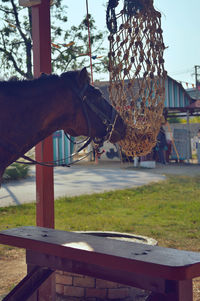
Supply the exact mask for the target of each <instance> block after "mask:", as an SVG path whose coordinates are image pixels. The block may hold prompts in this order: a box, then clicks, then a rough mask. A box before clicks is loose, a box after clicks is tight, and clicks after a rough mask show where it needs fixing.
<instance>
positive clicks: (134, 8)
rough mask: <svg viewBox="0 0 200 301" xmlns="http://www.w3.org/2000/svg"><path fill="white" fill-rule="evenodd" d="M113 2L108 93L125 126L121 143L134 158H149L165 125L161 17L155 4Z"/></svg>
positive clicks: (110, 6) (129, 0) (109, 23)
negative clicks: (163, 123)
mask: <svg viewBox="0 0 200 301" xmlns="http://www.w3.org/2000/svg"><path fill="white" fill-rule="evenodd" d="M118 2H119V1H118V0H110V1H109V2H108V7H107V26H108V29H109V31H110V35H109V37H108V39H109V41H110V52H109V54H108V56H109V72H110V86H109V95H110V100H111V103H112V105H113V106H114V107H115V108H116V110H117V111H118V112H119V114H120V115H121V117H122V118H123V120H124V121H125V123H126V125H127V131H126V136H125V138H124V139H123V140H121V141H120V142H119V145H120V146H121V149H122V151H123V152H124V153H125V154H126V155H127V156H131V157H135V156H144V155H146V154H148V153H149V152H150V151H151V149H152V148H153V147H154V146H155V144H156V138H157V135H158V133H159V130H160V127H161V123H162V121H163V114H162V113H163V108H164V97H165V89H164V87H165V77H166V72H165V70H164V60H163V52H164V49H165V45H164V43H163V38H162V29H161V21H160V19H161V15H160V13H159V12H158V11H156V10H155V9H154V7H153V0H135V1H134V0H124V3H123V7H121V9H120V8H119V12H117V9H118V6H119V3H118Z"/></svg>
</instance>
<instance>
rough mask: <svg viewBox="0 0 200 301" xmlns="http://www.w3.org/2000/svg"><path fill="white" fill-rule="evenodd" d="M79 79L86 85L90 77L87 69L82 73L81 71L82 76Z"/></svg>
mask: <svg viewBox="0 0 200 301" xmlns="http://www.w3.org/2000/svg"><path fill="white" fill-rule="evenodd" d="M79 79H80V82H81V83H85V82H86V81H88V80H89V75H88V72H87V69H86V67H84V68H83V69H82V70H81V71H80V75H79Z"/></svg>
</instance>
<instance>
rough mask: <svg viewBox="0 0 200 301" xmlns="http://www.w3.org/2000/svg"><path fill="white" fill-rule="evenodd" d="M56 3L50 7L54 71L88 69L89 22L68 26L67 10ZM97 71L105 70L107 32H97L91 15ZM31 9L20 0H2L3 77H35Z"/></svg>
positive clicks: (0, 52)
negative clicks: (104, 42)
mask: <svg viewBox="0 0 200 301" xmlns="http://www.w3.org/2000/svg"><path fill="white" fill-rule="evenodd" d="M63 2H64V1H63V0H57V1H56V2H55V4H54V5H53V6H52V7H51V26H52V28H51V39H52V69H53V72H56V73H59V72H63V71H67V70H74V69H80V68H82V67H83V66H86V67H88V66H89V56H88V53H89V49H88V26H87V25H88V19H87V16H85V18H84V19H83V20H82V22H81V23H80V24H79V25H78V26H74V25H73V26H71V28H69V26H68V18H67V7H66V6H64V5H63ZM89 24H90V31H91V33H90V34H91V45H92V55H93V56H97V57H98V56H103V58H101V59H99V60H98V59H96V60H94V61H93V68H94V71H98V72H101V71H102V72H103V71H105V70H106V66H107V58H106V51H105V48H104V47H102V42H103V39H104V38H105V36H104V35H105V33H104V32H102V31H98V30H97V28H96V26H95V20H94V18H93V17H92V16H91V15H89ZM31 32H32V18H31V8H25V7H21V6H19V5H18V0H1V4H0V67H1V76H4V77H10V76H17V77H23V78H27V79H31V78H32V77H33V68H32V64H33V62H32V37H31Z"/></svg>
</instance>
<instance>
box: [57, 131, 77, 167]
mask: <svg viewBox="0 0 200 301" xmlns="http://www.w3.org/2000/svg"><path fill="white" fill-rule="evenodd" d="M70 139H72V140H73V139H74V138H73V137H71V138H70ZM73 149H74V145H73V142H71V141H70V140H69V139H67V137H66V135H65V133H64V131H62V130H61V131H56V132H55V133H54V134H53V160H54V161H55V162H56V165H66V164H69V163H71V158H70V156H71V154H72V152H73Z"/></svg>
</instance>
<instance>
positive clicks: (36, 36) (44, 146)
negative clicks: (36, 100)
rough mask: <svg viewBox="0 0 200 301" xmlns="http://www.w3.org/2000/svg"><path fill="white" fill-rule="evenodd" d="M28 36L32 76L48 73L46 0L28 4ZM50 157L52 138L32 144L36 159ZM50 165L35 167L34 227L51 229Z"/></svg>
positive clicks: (51, 171) (52, 186)
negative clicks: (30, 7)
mask: <svg viewBox="0 0 200 301" xmlns="http://www.w3.org/2000/svg"><path fill="white" fill-rule="evenodd" d="M32 24H33V28H32V36H33V62H34V76H35V77H38V76H40V74H41V73H42V72H44V73H47V74H50V73H51V34H50V1H49V0H42V1H41V4H40V5H38V6H33V7H32ZM52 159H53V146H52V137H48V138H47V139H45V140H44V141H43V142H41V143H39V144H38V145H37V146H36V160H38V161H43V162H45V161H46V162H48V161H52ZM53 184H54V183H53V168H50V167H44V166H39V165H37V167H36V200H37V205H36V220H37V226H42V227H48V228H54V185H53Z"/></svg>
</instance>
